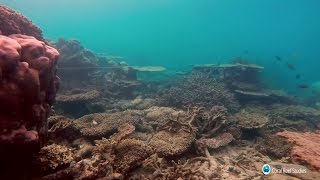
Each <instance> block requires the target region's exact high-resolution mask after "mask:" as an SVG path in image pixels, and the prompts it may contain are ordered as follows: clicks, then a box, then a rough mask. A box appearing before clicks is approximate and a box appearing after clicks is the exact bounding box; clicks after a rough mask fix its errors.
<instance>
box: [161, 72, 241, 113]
mask: <svg viewBox="0 0 320 180" xmlns="http://www.w3.org/2000/svg"><path fill="white" fill-rule="evenodd" d="M161 100H162V103H163V104H164V105H166V106H173V107H183V106H190V105H191V106H197V105H199V104H200V105H201V106H203V107H206V108H208V107H212V106H215V105H221V106H225V107H227V108H228V109H229V110H236V109H237V108H238V107H239V104H238V102H237V100H236V99H235V97H234V94H233V93H232V92H231V91H230V90H229V89H228V88H227V86H226V84H224V83H223V82H220V81H217V80H215V79H213V78H212V77H210V75H209V74H206V73H203V72H196V71H194V72H192V73H191V74H190V75H189V76H188V77H187V78H185V79H182V80H180V81H178V82H175V84H173V85H172V87H171V88H170V89H168V90H166V91H165V92H163V94H162V95H161Z"/></svg>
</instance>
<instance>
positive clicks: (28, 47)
mask: <svg viewBox="0 0 320 180" xmlns="http://www.w3.org/2000/svg"><path fill="white" fill-rule="evenodd" d="M58 57H59V53H58V51H57V50H55V49H54V48H52V47H49V46H47V45H46V44H45V43H44V42H42V41H39V40H37V39H36V38H34V37H31V36H26V35H20V34H14V35H11V36H9V37H7V36H3V35H0V79H1V83H0V144H1V143H9V144H14V143H17V141H19V143H21V140H24V141H25V142H26V143H28V142H30V141H38V140H39V138H40V140H44V138H45V136H46V133H47V118H48V116H49V113H50V110H51V109H50V107H51V106H52V104H53V102H54V98H55V94H56V91H57V89H58V85H59V79H58V77H57V76H56V64H57V59H58Z"/></svg>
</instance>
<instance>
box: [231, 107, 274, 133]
mask: <svg viewBox="0 0 320 180" xmlns="http://www.w3.org/2000/svg"><path fill="white" fill-rule="evenodd" d="M230 118H231V119H233V120H235V121H237V123H238V126H239V127H240V128H243V129H261V128H262V127H264V126H266V125H267V123H268V122H269V118H268V117H267V116H266V115H263V114H259V113H248V112H246V111H241V112H238V113H236V114H234V116H232V117H230Z"/></svg>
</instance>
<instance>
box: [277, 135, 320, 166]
mask: <svg viewBox="0 0 320 180" xmlns="http://www.w3.org/2000/svg"><path fill="white" fill-rule="evenodd" d="M277 135H278V136H281V137H284V138H286V139H287V140H288V141H289V142H290V143H292V144H293V147H292V150H291V159H292V161H294V162H296V163H299V164H302V165H308V166H310V167H311V168H312V169H315V170H317V171H320V153H319V152H320V149H319V148H320V132H290V131H283V132H279V133H277Z"/></svg>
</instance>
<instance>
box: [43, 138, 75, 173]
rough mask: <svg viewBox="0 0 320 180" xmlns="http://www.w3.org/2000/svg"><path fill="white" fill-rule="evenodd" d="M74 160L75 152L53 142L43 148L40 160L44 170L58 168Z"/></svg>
mask: <svg viewBox="0 0 320 180" xmlns="http://www.w3.org/2000/svg"><path fill="white" fill-rule="evenodd" d="M71 161H73V153H72V152H71V150H70V149H69V148H68V147H66V146H63V145H58V144H51V145H48V146H45V147H43V148H41V150H40V152H39V156H38V162H39V163H40V166H41V168H42V169H43V170H44V171H52V170H56V169H58V168H60V167H62V166H66V165H68V164H70V163H71Z"/></svg>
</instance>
